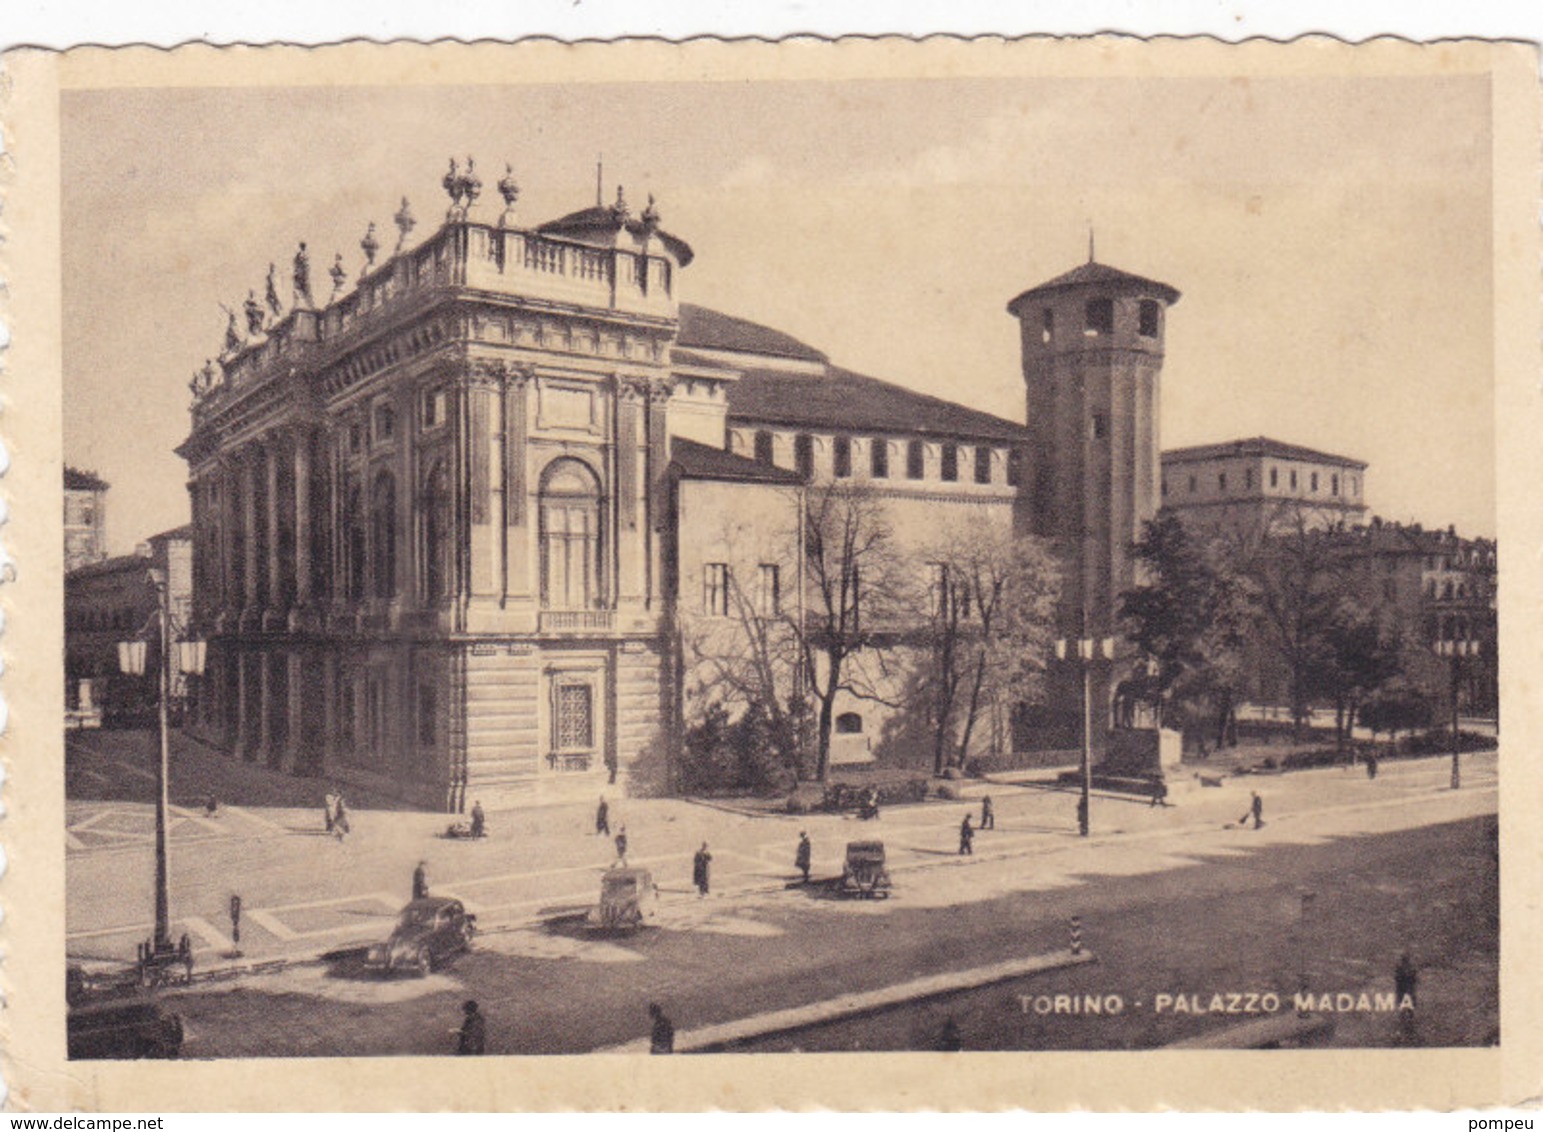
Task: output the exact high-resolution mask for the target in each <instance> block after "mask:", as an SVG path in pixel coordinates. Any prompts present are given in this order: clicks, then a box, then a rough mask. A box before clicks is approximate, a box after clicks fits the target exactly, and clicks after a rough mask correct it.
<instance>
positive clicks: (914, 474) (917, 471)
mask: <svg viewBox="0 0 1543 1132" xmlns="http://www.w3.org/2000/svg"><path fill="white" fill-rule="evenodd" d="M926 474H927V450H926V449H925V448H924V447H923V446H922V442H921V441H920V440H912V441H909V442H908V443H907V444H906V446H905V475H906V478H907V479H912V480H919V479H921V478H922V477H923V476H924V475H926Z"/></svg>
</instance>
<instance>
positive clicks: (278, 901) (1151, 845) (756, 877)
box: [66, 732, 1496, 970]
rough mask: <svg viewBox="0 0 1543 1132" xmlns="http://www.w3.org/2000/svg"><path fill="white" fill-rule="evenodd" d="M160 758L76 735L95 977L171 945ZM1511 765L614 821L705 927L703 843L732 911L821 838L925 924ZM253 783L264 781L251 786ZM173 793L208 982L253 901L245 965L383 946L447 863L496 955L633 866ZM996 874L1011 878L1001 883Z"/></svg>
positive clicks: (572, 838)
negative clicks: (932, 915) (866, 851)
mask: <svg viewBox="0 0 1543 1132" xmlns="http://www.w3.org/2000/svg"><path fill="white" fill-rule="evenodd" d="M149 744H150V739H149V736H148V735H146V734H144V733H128V732H116V733H113V732H96V733H86V734H82V735H72V736H71V737H70V743H69V754H68V757H69V781H70V783H71V785H72V789H71V794H72V797H71V800H70V801H69V802H68V805H67V830H66V845H67V877H68V882H67V901H66V919H67V934H68V941H67V943H68V952H69V955H70V958H71V961H73V962H79V963H82V964H83V965H86V966H88V967H89V966H92V965H99V966H101V965H113V964H118V963H122V962H125V961H127V960H130V959H132V957H133V955H134V948H135V945H136V943H137V942H138V941H139V940H141V939H143V938H145V937H146V936H147V935H148V933H149V917H148V912H149V909H150V907H151V903H152V899H151V896H152V893H151V877H152V875H153V868H152V857H151V852H150V839H151V829H152V821H153V814H152V810H151V807H150V804H149V794H150V789H149V781H153V780H152V779H150V776H149V773H148V771H145V770H143V767H145V766H146V765H147V764H148V760H149V756H150V751H151V750H152V748H151V747H150V745H149ZM1495 767H1496V760H1495V756H1494V755H1493V754H1491V755H1474V756H1467V757H1465V764H1464V787H1463V789H1462V790H1460V791H1456V792H1453V791H1449V790H1447V789H1445V787H1446V782H1447V772H1448V763H1447V762H1446V761H1445V760H1443V759H1439V758H1436V759H1425V760H1416V761H1407V762H1394V763H1385V764H1383V771H1382V773H1381V774H1380V775H1379V777H1378V778H1377V779H1376V780H1375V781H1369V780H1367V779H1366V778H1365V777H1364V775H1362V774H1361V773H1359V772H1351V771H1346V770H1341V769H1333V770H1320V771H1307V772H1299V773H1296V774H1290V775H1281V776H1272V777H1268V778H1258V779H1254V778H1244V779H1228V780H1227V783H1226V785H1225V786H1223V787H1221V788H1219V789H1210V788H1205V787H1202V786H1200V785H1199V783H1198V781H1191V780H1180V781H1178V782H1177V783H1176V785H1175V787H1174V790H1173V792H1172V794H1171V795H1170V798H1171V800H1172V801H1174V802H1175V803H1176V805H1174V806H1171V807H1169V808H1166V809H1162V808H1158V809H1152V808H1149V807H1148V806H1146V805H1145V804H1144V803H1138V802H1131V801H1128V800H1124V799H1116V798H1096V799H1095V802H1094V806H1093V829H1094V834H1095V836H1094V837H1092V838H1089V839H1086V840H1084V839H1081V838H1078V837H1077V836H1076V835H1075V829H1074V821H1075V799H1074V797H1073V796H1072V795H1070V794H1067V793H1064V792H1059V791H1054V790H1048V789H1044V788H1040V787H1033V786H1012V785H1006V784H997V785H989V784H986V785H983V784H975V783H972V784H968V785H967V787H966V795H967V796H966V798H965V799H964V800H962V801H959V802H931V803H927V804H925V805H921V806H913V807H896V808H892V809H889V810H886V811H885V813H884V816H883V817H882V818H881V819H880V820H879V821H878V822H858V821H856V820H854V819H852V818H850V817H841V816H833V815H806V816H801V817H782V816H777V817H745V816H742V815H739V814H736V813H732V812H726V811H724V810H720V809H717V808H713V807H708V806H702V805H696V804H693V803H690V802H686V801H681V800H673V799H663V800H629V799H622V798H613V799H612V813H611V823H612V828H613V829H615V828H618V827H619V825H621V824H622V823H625V824H626V825H627V828H628V833H629V837H630V840H631V845H632V848H631V851H630V853H629V857H630V860H631V863H633V864H639V865H644V866H646V867H649V868H650V869H652V870H653V872H654V874H655V879H656V881H657V882H658V883H659V885H660V886H661V890H662V894H663V897H664V904H665V908H666V910H667V912H668V913H669V914H670V915H674V916H677V917H683V918H684V920H683V922H688V921H689V920H690V918H691V917H692V916H693V915H696V914H697V913H695V912H693V911H692V910H691V909H692V907H693V906H694V905H695V904H696V902H697V901H696V896H695V894H694V891H693V890H692V889H691V885H690V866H691V854H692V852H693V851H694V850H695V848H696V847H697V846H698V845H699V844H700V843H701V842H702V841H703V840H706V841H708V842H709V844H710V846H711V849H712V852H713V856H714V860H713V890H714V895H715V896H717V897H722V896H724V895H727V896H730V897H735V898H745V897H749V896H752V895H756V894H773V895H775V894H781V893H782V891H783V889H784V887H785V885H786V884H787V883H788V881H789V880H790V879H791V877H792V875H793V869H792V856H793V849H794V846H795V843H796V840H797V835H798V831H799V830H800V829H808V830H809V833H810V836H811V838H812V840H813V842H814V846H815V860H814V866H815V868H814V871H815V873H816V875H825V876H829V875H834V874H835V873H838V872H839V871H840V863H841V859H842V854H843V851H844V846H845V843H846V842H847V841H848V840H850V839H855V838H867V837H881V838H883V839H884V841H885V843H886V845H887V847H888V850H889V854H890V861H891V869H892V872H893V873H894V874H895V875H896V878H897V887H899V888H900V889H901V896H900V898H901V899H903V900H904V902H905V904H906V906H908V907H948V906H950V905H954V904H960V903H966V902H971V901H981V900H987V899H991V898H994V897H997V896H1001V895H1003V894H1004V893H1009V892H1047V891H1052V890H1055V889H1059V888H1065V887H1072V886H1077V885H1082V884H1085V883H1087V880H1086V878H1087V877H1088V876H1090V875H1095V874H1096V875H1100V876H1106V877H1107V876H1137V875H1149V874H1153V873H1160V872H1163V871H1165V870H1170V869H1173V868H1177V867H1182V866H1184V865H1188V864H1193V863H1194V862H1195V861H1197V860H1201V859H1215V858H1219V857H1226V856H1229V855H1230V856H1237V855H1241V854H1247V853H1250V852H1251V851H1253V850H1255V849H1258V848H1261V847H1267V846H1274V845H1312V844H1321V843H1323V842H1324V841H1326V840H1330V839H1334V838H1338V837H1342V836H1345V835H1347V834H1354V833H1367V832H1391V831H1397V830H1403V829H1412V828H1418V827H1421V826H1425V825H1429V824H1432V823H1435V822H1441V821H1448V820H1453V819H1456V818H1461V817H1470V816H1474V815H1476V814H1482V813H1488V812H1493V810H1494V808H1495V799H1496V776H1495ZM233 776H241V777H242V778H243V779H249V781H241V782H236V783H233V782H232V781H231V778H232V777H233ZM172 783H173V788H172V797H173V802H174V806H173V819H174V820H173V824H172V826H171V830H170V845H171V852H170V859H171V877H172V888H171V908H172V915H173V919H174V924H173V934H174V935H180V934H182V933H183V932H186V933H187V934H188V935H189V937H190V938H191V940H192V942H193V945H194V949H195V958H196V960H197V964H198V967H199V969H201V970H209V969H211V968H218V967H220V966H222V965H228V964H229V963H230V962H231V960H229V959H227V958H226V956H227V954H228V953H230V952H232V951H233V949H234V941H233V940H232V938H231V932H230V924H229V922H228V919H227V917H226V909H227V907H228V901H229V897H230V896H231V895H232V894H239V895H240V896H241V897H242V901H243V905H244V912H243V917H242V922H241V941H240V949H241V952H242V954H243V962H260V961H263V960H268V959H278V958H289V959H300V958H309V957H314V956H316V955H318V954H320V953H322V952H324V951H327V950H329V949H333V948H345V947H349V946H355V945H358V944H362V943H365V942H369V941H371V940H373V939H377V938H381V937H383V935H384V934H385V933H386V932H387V931H388V930H389V926H390V923H391V921H392V918H393V916H394V914H395V912H396V911H397V909H399V908H400V906H401V905H402V903H404V902H405V901H406V899H407V897H408V896H409V894H410V877H411V873H412V870H413V867H414V865H415V864H416V863H417V862H418V861H419V860H424V861H426V862H427V866H426V867H427V870H428V873H429V878H430V884H431V887H432V888H433V890H434V891H435V892H436V893H445V894H453V895H456V896H459V897H461V898H462V899H464V900H465V901H466V902H467V904H468V906H469V907H471V908H472V909H473V910H474V911H476V912H477V913H478V915H479V917H480V921H481V923H482V925H483V926H484V928H489V929H501V928H507V929H511V931H510V932H509V933H508V939H507V941H506V942H503V943H500V944H498V945H493V944H492V943H489V946H500V947H509V948H519V947H522V946H523V947H527V948H548V949H550V948H552V947H554V946H555V947H559V948H561V947H566V946H568V945H567V944H553V943H552V942H551V937H550V936H548V935H545V934H532V932H531V931H529V930H528V929H530V927H531V925H532V924H534V923H535V922H537V921H539V920H540V919H542V918H544V917H551V916H553V915H557V914H560V913H563V912H565V911H567V912H573V911H577V910H581V909H583V908H585V907H587V906H588V905H589V904H590V903H592V902H593V900H594V899H595V895H596V893H597V891H598V878H599V874H600V873H601V872H602V871H603V870H604V869H605V868H606V867H607V866H608V865H610V864H611V863H612V862H613V861H614V859H615V854H614V850H613V849H612V847H611V845H610V843H609V841H608V840H606V839H604V838H599V837H596V836H595V835H594V833H593V815H592V812H591V810H590V808H589V806H588V805H585V806H566V807H564V806H557V807H548V808H543V809H539V810H537V809H528V810H524V811H511V812H504V813H492V814H490V815H489V819H488V823H489V828H490V831H491V835H490V836H489V837H488V838H486V839H484V840H481V841H477V842H469V841H453V840H446V839H444V838H442V837H440V836H438V835H439V834H441V833H442V832H443V830H444V828H445V824H446V822H447V820H448V819H447V818H446V817H445V816H444V815H438V814H426V813H417V812H407V811H393V810H389V809H385V808H381V807H380V806H378V805H374V804H372V803H373V800H371V799H367V798H362V797H361V798H359V799H358V800H356V801H355V803H354V811H353V815H354V822H353V832H352V833H351V834H350V835H349V837H348V838H347V839H345V840H343V841H338V840H336V839H334V838H331V837H328V836H327V835H326V833H325V830H324V829H323V828H322V820H321V814H320V806H319V798H317V799H314V800H312V799H310V798H309V795H311V794H319V793H320V792H321V791H322V790H323V789H324V786H323V785H322V784H321V783H318V782H316V781H314V780H310V781H307V780H295V779H291V778H287V777H285V776H280V775H271V774H268V773H267V772H264V771H261V770H259V769H258V768H253V767H247V766H242V765H241V764H230V762H229V760H226V759H223V758H221V757H220V756H218V755H215V754H213V753H212V752H209V751H207V750H205V749H203V748H201V747H198V746H197V745H196V744H191V743H186V742H179V743H178V744H177V745H176V748H175V751H174V761H173V767H172ZM1250 785H1252V786H1253V787H1254V788H1255V789H1258V790H1259V791H1260V793H1261V794H1262V795H1263V796H1264V798H1265V800H1266V809H1265V819H1266V824H1265V826H1264V828H1263V829H1260V830H1253V829H1245V828H1240V827H1239V826H1238V824H1237V822H1238V818H1239V816H1240V815H1241V814H1242V813H1243V811H1244V810H1245V809H1246V808H1247V803H1248V789H1249V786H1250ZM77 787H78V788H79V789H77ZM87 787H89V789H87ZM238 787H239V789H238ZM210 790H215V791H216V792H217V796H218V797H222V798H230V797H240V798H242V799H243V801H242V803H241V804H230V803H228V802H227V803H223V804H221V805H220V806H219V808H218V810H217V811H216V813H215V815H214V816H213V817H207V816H205V814H204V811H203V808H202V807H201V805H199V800H200V799H201V797H202V796H203V794H204V793H206V792H208V791H210ZM988 791H989V792H990V793H991V794H992V796H993V799H994V800H995V802H996V811H997V829H996V830H994V831H986V832H983V833H981V834H980V835H979V836H977V838H976V840H975V855H974V856H973V857H968V858H960V857H959V856H958V854H957V847H958V839H957V829H958V825H959V821H960V819H961V817H962V816H963V814H964V813H965V812H971V811H974V812H977V813H978V799H979V796H980V795H981V794H982V793H984V792H988ZM79 793H84V794H86V795H87V796H86V797H79V796H76V795H77V794H79ZM93 795H94V796H93ZM248 799H251V801H248ZM1017 862H1022V864H1021V865H1019V864H1017ZM993 863H996V864H997V865H998V866H999V867H981V866H987V865H992V864H993ZM901 878H903V879H901ZM713 903H714V904H715V905H716V904H717V901H714V902H713ZM855 914H870V913H868V912H858V913H855ZM730 920H731V921H732V917H731V918H730ZM705 930H720V929H717V928H710V929H705ZM722 930H728V931H734V930H746V929H743V928H730V929H722ZM522 933H523V934H522ZM489 939H491V937H489ZM599 953H600V954H604V952H599Z"/></svg>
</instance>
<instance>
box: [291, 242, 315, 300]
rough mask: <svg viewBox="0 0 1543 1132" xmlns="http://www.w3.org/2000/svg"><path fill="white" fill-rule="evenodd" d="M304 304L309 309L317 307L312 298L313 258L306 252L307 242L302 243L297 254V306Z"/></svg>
mask: <svg viewBox="0 0 1543 1132" xmlns="http://www.w3.org/2000/svg"><path fill="white" fill-rule="evenodd" d="M301 303H304V304H305V305H306V306H308V307H315V305H316V303H315V302H314V301H313V300H312V298H311V256H310V253H308V252H307V251H306V250H305V241H304V240H301V241H300V250H299V251H297V252H296V253H295V305H296V306H299V305H300V304H301Z"/></svg>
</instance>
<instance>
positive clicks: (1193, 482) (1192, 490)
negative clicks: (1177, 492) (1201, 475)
mask: <svg viewBox="0 0 1543 1132" xmlns="http://www.w3.org/2000/svg"><path fill="white" fill-rule="evenodd" d="M1199 486H1200V481H1199V480H1197V479H1196V478H1195V477H1194V476H1190V477H1189V493H1190V494H1191V495H1194V494H1195V491H1196V489H1197V488H1199Z"/></svg>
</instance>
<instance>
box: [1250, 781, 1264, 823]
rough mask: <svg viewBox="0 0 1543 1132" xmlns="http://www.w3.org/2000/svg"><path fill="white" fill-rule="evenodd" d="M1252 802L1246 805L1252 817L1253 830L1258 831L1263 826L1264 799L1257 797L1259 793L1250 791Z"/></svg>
mask: <svg viewBox="0 0 1543 1132" xmlns="http://www.w3.org/2000/svg"><path fill="white" fill-rule="evenodd" d="M1249 793H1250V794H1252V795H1253V796H1254V800H1253V801H1252V802H1250V803H1249V804H1248V812H1249V813H1250V814H1252V815H1253V817H1254V828H1255V829H1258V828H1259V827H1260V826H1262V825H1263V824H1264V799H1263V798H1261V797H1259V791H1257V790H1250V791H1249Z"/></svg>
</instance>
